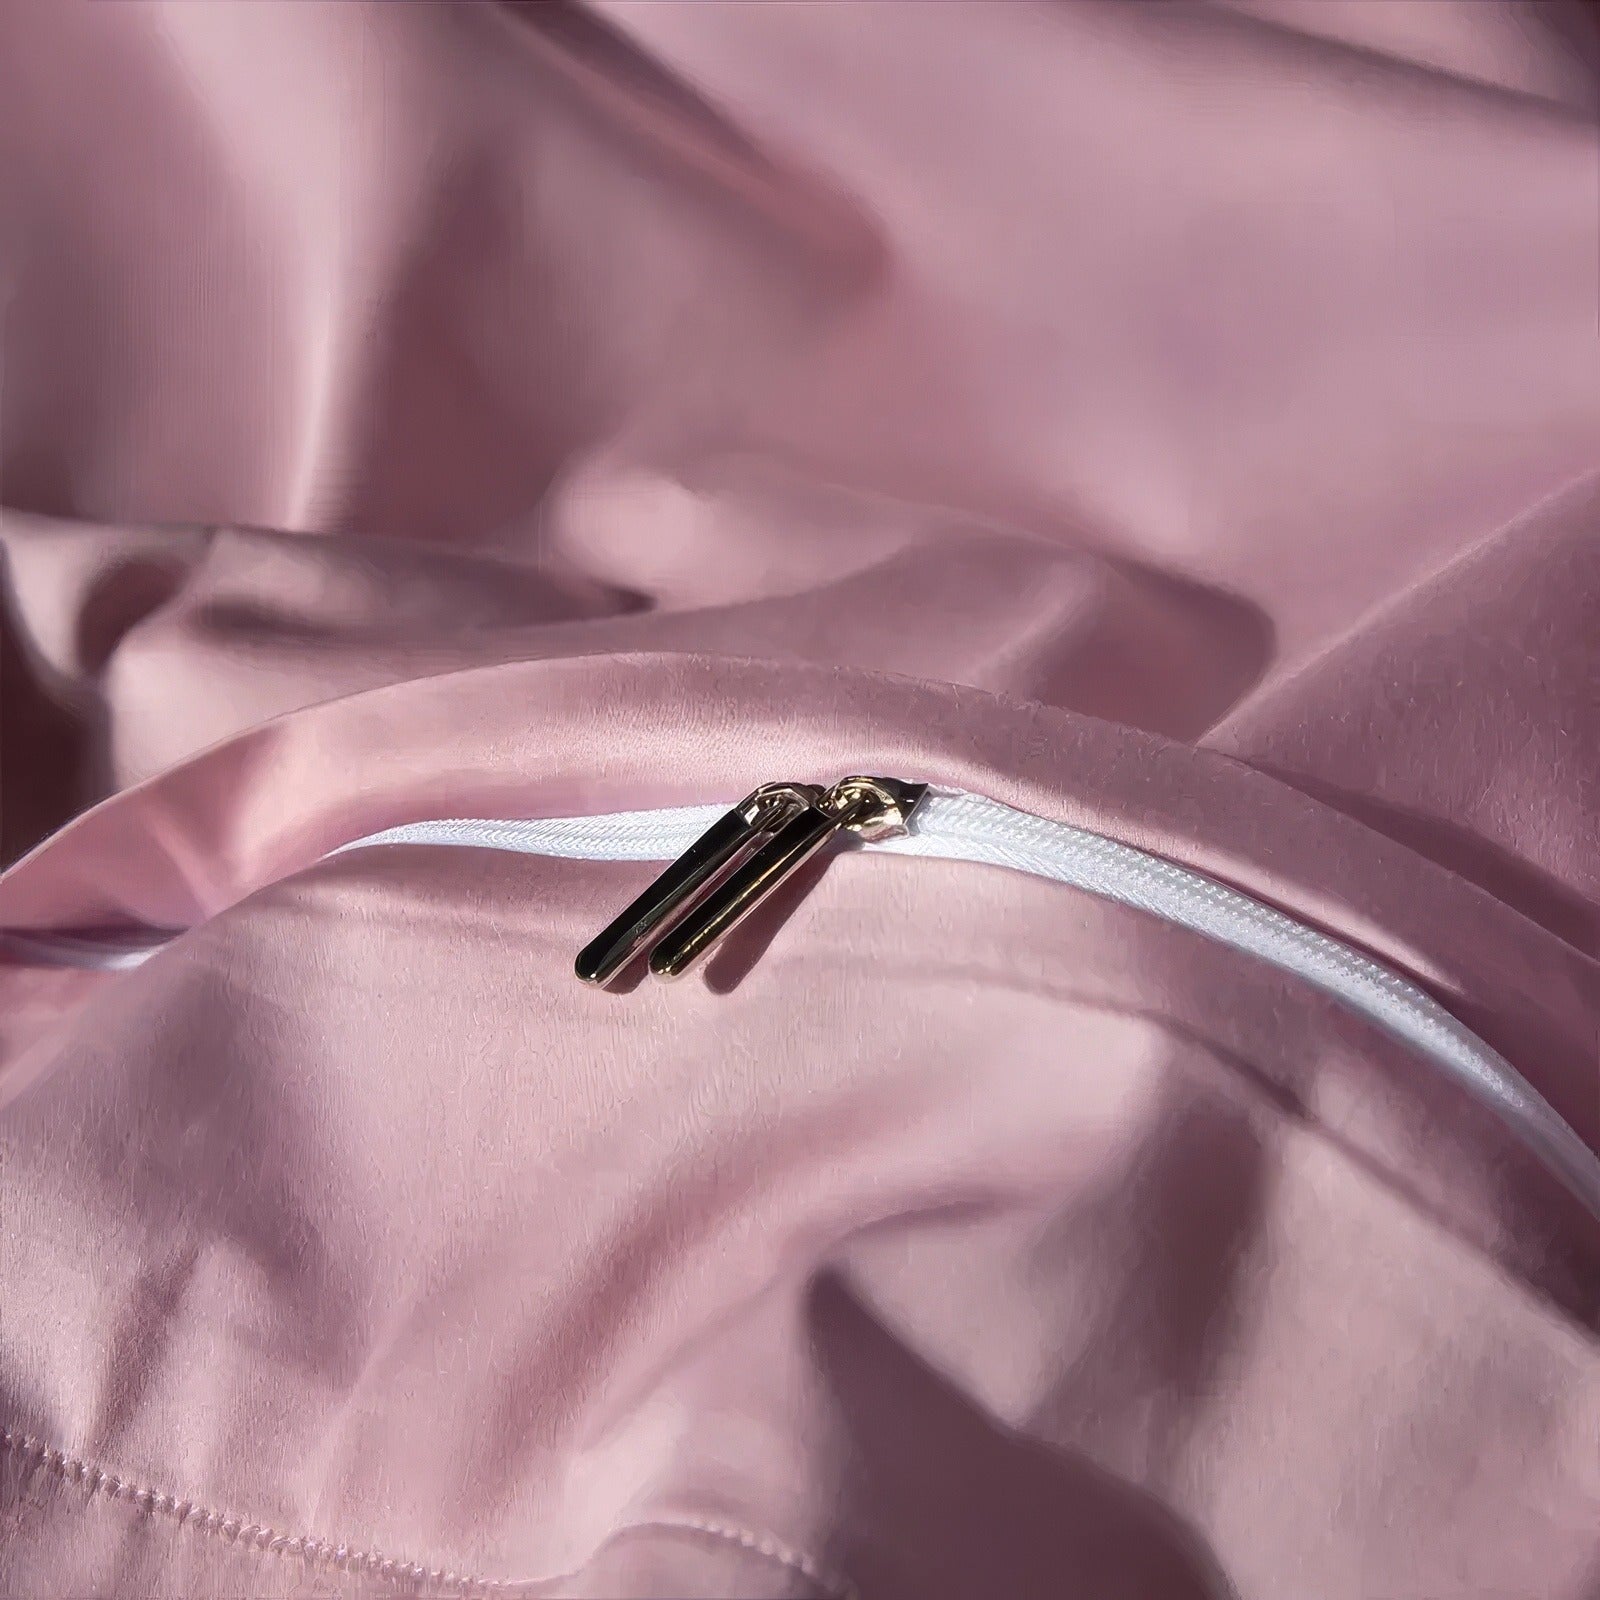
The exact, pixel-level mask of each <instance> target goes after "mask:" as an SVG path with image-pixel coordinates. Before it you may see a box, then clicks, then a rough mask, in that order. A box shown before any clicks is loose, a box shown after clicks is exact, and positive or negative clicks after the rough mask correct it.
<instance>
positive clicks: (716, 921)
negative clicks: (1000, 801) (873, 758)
mask: <svg viewBox="0 0 1600 1600" xmlns="http://www.w3.org/2000/svg"><path fill="white" fill-rule="evenodd" d="M927 792H928V786H927V784H925V783H906V782H904V781H902V780H900V779H897V778H868V777H860V776H857V777H850V778H841V779H840V780H839V782H838V783H836V784H834V785H833V787H832V788H831V789H827V790H823V789H821V788H818V787H816V786H813V785H809V784H795V783H779V784H768V785H767V786H766V787H764V788H762V789H757V790H756V791H755V793H754V794H751V795H749V796H747V797H746V798H745V799H744V800H743V801H741V802H740V804H739V805H738V806H736V807H735V808H734V809H733V810H732V811H730V812H727V813H726V814H725V815H724V816H722V817H720V818H719V819H718V820H717V821H716V822H715V823H713V824H712V826H711V827H710V828H709V829H708V830H707V831H706V832H705V833H703V834H702V835H701V836H700V837H699V838H698V839H697V840H695V842H694V843H693V844H692V845H690V847H689V848H688V850H686V851H685V852H684V854H683V855H681V856H679V857H678V859H677V860H676V861H674V862H673V864H672V865H671V866H670V867H668V868H667V870H666V871H665V872H664V873H662V874H661V876H660V877H659V878H657V879H656V881H655V882H654V883H652V884H651V885H650V887H649V888H648V889H646V890H645V892H644V893H643V894H642V895H640V896H639V898H638V899H637V900H635V901H634V902H633V903H632V904H631V905H630V906H628V907H627V908H626V909H625V910H624V911H623V912H622V913H621V914H620V915H619V916H618V917H617V918H616V920H615V921H614V922H612V924H611V925H610V926H609V927H608V928H607V929H606V930H605V931H604V932H603V933H602V934H600V936H599V937H598V938H596V939H594V940H593V941H591V942H590V943H589V944H587V945H585V946H584V948H583V949H582V950H581V951H580V952H579V953H578V959H577V962H576V963H575V970H576V971H577V974H578V976H579V977H580V978H581V979H582V980H583V981H584V982H585V983H592V984H597V985H604V984H606V983H608V982H610V981H611V979H612V978H614V977H616V976H617V974H618V973H620V972H621V971H622V969H623V968H624V967H626V966H627V964H628V963H629V961H630V960H631V959H632V958H633V957H634V955H635V954H637V953H638V952H639V951H640V950H642V949H643V948H644V947H645V946H646V945H647V944H649V943H650V942H651V941H652V940H654V941H655V946H654V948H653V949H652V950H651V952H650V971H651V972H652V973H653V974H654V975H655V976H656V977H657V978H661V979H663V980H669V979H672V978H679V977H682V976H683V974H684V973H686V972H687V971H689V969H690V968H691V967H693V966H694V965H695V964H696V962H698V961H700V960H701V959H702V958H703V957H704V956H706V955H707V954H708V953H709V952H710V951H711V950H712V949H713V948H714V947H715V946H716V945H717V943H718V942H719V941H720V940H721V939H723V938H724V937H725V936H726V935H727V934H728V933H730V932H731V931H732V930H733V929H734V928H735V927H736V926H737V925H738V924H739V923H740V922H742V921H743V920H744V919H745V918H746V917H747V916H749V914H750V913H751V912H752V911H754V910H755V908H756V907H757V906H758V905H760V904H761V902H762V901H763V900H765V899H766V897H767V896H768V895H769V894H771V893H772V891H773V890H774V889H776V888H777V887H778V885H779V884H780V883H782V882H783V881H784V880H785V879H786V878H788V877H789V875H790V874H791V873H793V872H794V871H795V869H796V868H798V867H799V866H801V865H802V864H803V863H805V862H806V861H808V860H810V858H811V857H812V856H814V855H815V854H816V853H817V852H818V851H819V850H820V849H822V847H823V846H824V845H826V844H827V843H828V841H829V840H830V839H833V838H835V837H837V836H838V835H839V834H840V833H852V834H856V835H858V836H859V837H861V838H863V839H869V840H874V841H876V840H881V839H888V838H893V837H895V836H896V835H897V834H903V833H904V832H905V831H906V829H907V825H908V824H909V822H910V820H911V813H912V812H913V811H914V810H915V809H916V807H917V806H918V804H919V803H920V802H921V800H922V798H923V796H924V795H925V794H927Z"/></svg>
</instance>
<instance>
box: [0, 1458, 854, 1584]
mask: <svg viewBox="0 0 1600 1600" xmlns="http://www.w3.org/2000/svg"><path fill="white" fill-rule="evenodd" d="M0 1450H5V1451H9V1452H11V1453H12V1454H13V1455H18V1456H23V1457H31V1458H32V1459H33V1460H34V1461H36V1462H37V1463H38V1464H39V1465H40V1466H42V1467H44V1468H45V1469H46V1470H47V1471H50V1472H53V1473H55V1474H56V1476H57V1477H59V1478H62V1479H64V1480H65V1481H66V1482H68V1483H82V1484H86V1485H87V1486H88V1489H89V1492H90V1493H91V1494H100V1495H104V1496H105V1497H106V1498H107V1499H109V1500H126V1501H128V1502H130V1503H131V1504H133V1505H135V1506H138V1507H139V1508H140V1509H141V1510H146V1511H152V1512H160V1513H161V1514H162V1515H164V1516H168V1517H172V1518H173V1519H174V1520H175V1521H176V1522H177V1524H178V1526H179V1527H180V1528H183V1527H190V1526H197V1527H199V1528H200V1529H201V1530H202V1531H203V1532H205V1533H210V1534H215V1535H216V1536H217V1537H219V1538H221V1539H224V1540H226V1541H227V1542H228V1543H230V1544H238V1545H244V1546H246V1547H248V1548H252V1549H256V1550H260V1551H263V1552H265V1553H267V1554H270V1555H295V1556H299V1557H300V1558H301V1559H302V1560H304V1561H306V1562H309V1563H312V1564H314V1565H320V1566H325V1567H332V1568H334V1569H335V1570H337V1571H342V1572H359V1573H362V1574H364V1575H366V1576H369V1577H375V1578H380V1579H383V1580H384V1581H385V1582H391V1583H393V1582H407V1583H412V1584H416V1583H421V1584H425V1585H428V1586H430V1587H431V1588H433V1589H435V1590H441V1589H442V1590H446V1591H449V1592H451V1593H454V1594H457V1595H460V1596H463V1597H469V1596H474V1595H498V1594H515V1593H517V1592H518V1591H526V1590H528V1589H530V1588H533V1587H536V1586H539V1585H543V1584H546V1583H548V1582H550V1581H551V1580H550V1579H548V1578H473V1577H468V1576H467V1575H466V1574H464V1573H460V1572H451V1571H449V1570H447V1569H446V1568H443V1567H424V1566H421V1565H420V1564H419V1563H417V1562H415V1561H402V1560H399V1559H397V1558H396V1557H393V1556H383V1555H379V1554H378V1553H377V1552H376V1551H372V1550H352V1549H351V1548H350V1547H349V1545H346V1544H337V1545H336V1544H334V1543H332V1542H331V1541H330V1540H327V1539H319V1538H316V1537H314V1536H311V1535H295V1536H293V1537H290V1536H289V1535H286V1534H282V1533H278V1532H275V1531H274V1530H273V1529H272V1528H270V1527H267V1526H266V1525H264V1524H262V1523H258V1522H250V1523H246V1522H243V1521H242V1520H241V1519H240V1518H238V1517H228V1516H224V1515H223V1514H222V1513H221V1512H219V1511H208V1510H205V1509H204V1508H203V1507H200V1506H197V1505H196V1504H195V1503H194V1501H192V1500H179V1499H177V1498H175V1497H174V1496H172V1495H170V1494H162V1493H161V1492H160V1491H158V1490H155V1489H150V1488H146V1487H144V1486H142V1485H139V1484H135V1483H130V1482H129V1481H128V1480H127V1479H125V1478H119V1477H118V1476H117V1475H116V1474H115V1473H110V1472H105V1471H102V1470H101V1469H100V1468H99V1467H93V1466H90V1465H89V1464H88V1462H86V1461H83V1460H81V1459H79V1458H78V1457H77V1456H71V1455H68V1454H67V1453H66V1452H65V1451H64V1450H56V1449H53V1448H52V1447H51V1446H50V1445H47V1444H45V1443H44V1441H43V1440H41V1439H35V1438H33V1437H32V1436H31V1435H29V1434H19V1433H13V1432H12V1431H11V1429H9V1428H5V1427H0ZM650 1528H660V1529H664V1530H665V1529H672V1528H681V1529H685V1530H688V1531H691V1532H695V1533H701V1534H705V1535H706V1536H707V1537H708V1538H713V1539H720V1540H723V1541H726V1542H727V1543H730V1544H734V1545H738V1546H739V1547H740V1548H741V1549H744V1550H750V1551H753V1552H754V1553H755V1554H757V1555H760V1556H764V1557H766V1559H768V1560H769V1561H775V1562H777V1563H778V1564H779V1565H780V1566H784V1567H788V1568H790V1569H791V1570H793V1571H795V1572H798V1573H799V1574H800V1575H801V1576H802V1577H803V1578H806V1579H808V1580H810V1581H811V1582H812V1583H815V1584H817V1585H819V1586H820V1587H822V1588H824V1589H828V1590H830V1591H831V1596H830V1600H859V1595H858V1592H857V1590H856V1588H855V1586H854V1585H853V1584H851V1583H850V1582H849V1581H848V1580H847V1579H844V1578H840V1577H830V1576H825V1575H824V1573H823V1572H822V1570H821V1568H820V1567H819V1566H818V1565H817V1563H815V1562H814V1561H812V1560H811V1559H810V1558H809V1557H808V1556H805V1555H802V1554H801V1553H800V1552H798V1551H795V1550H790V1549H789V1548H788V1547H787V1546H785V1545H782V1544H779V1543H778V1541H777V1540H776V1539H773V1538H771V1537H768V1536H763V1535H759V1534H754V1533H750V1532H747V1531H746V1530H745V1529H742V1528H735V1527H730V1526H728V1525H726V1524H724V1523H720V1522H710V1521H703V1520H701V1519H699V1518H696V1517H659V1518H650V1519H648V1520H646V1521H644V1522H637V1523H631V1524H628V1525H627V1526H625V1527H621V1528H618V1529H616V1530H615V1531H614V1532H613V1534H612V1537H613V1538H618V1537H621V1536H622V1535H624V1534H630V1533H634V1532H639V1531H643V1530H646V1529H650Z"/></svg>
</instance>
